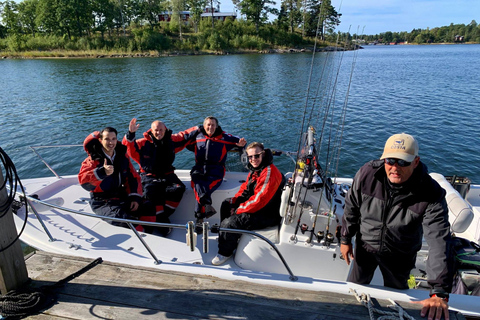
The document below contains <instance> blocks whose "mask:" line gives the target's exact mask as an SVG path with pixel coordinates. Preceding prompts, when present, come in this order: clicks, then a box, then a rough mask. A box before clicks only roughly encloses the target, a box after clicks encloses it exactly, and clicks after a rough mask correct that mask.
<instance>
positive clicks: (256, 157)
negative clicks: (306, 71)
mask: <svg viewBox="0 0 480 320" xmlns="http://www.w3.org/2000/svg"><path fill="white" fill-rule="evenodd" d="M261 155H262V152H260V153H257V154H252V155H251V156H247V158H248V160H252V159H258V158H260V156H261Z"/></svg>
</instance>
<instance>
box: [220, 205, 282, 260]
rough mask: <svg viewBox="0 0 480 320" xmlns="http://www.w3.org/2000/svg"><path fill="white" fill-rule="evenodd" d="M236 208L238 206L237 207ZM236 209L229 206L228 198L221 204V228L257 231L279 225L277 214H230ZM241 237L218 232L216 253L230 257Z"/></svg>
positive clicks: (260, 212)
mask: <svg viewBox="0 0 480 320" xmlns="http://www.w3.org/2000/svg"><path fill="white" fill-rule="evenodd" d="M237 207H238V206H237ZM231 208H236V207H235V206H233V207H232V206H231V205H230V198H228V199H225V200H224V201H223V202H222V206H221V208H220V218H221V220H222V222H221V224H220V227H221V228H230V229H241V230H257V229H264V228H268V227H272V226H277V225H278V224H279V223H280V220H281V217H280V215H279V214H278V212H277V214H271V215H267V214H265V213H266V212H262V210H260V211H257V212H255V213H242V214H233V215H231V214H230V209H231ZM241 236H242V235H241V234H238V233H230V232H220V234H219V236H218V253H219V254H221V255H223V256H227V257H228V256H231V255H232V254H233V251H234V250H235V249H236V248H237V245H238V240H239V239H240V237H241Z"/></svg>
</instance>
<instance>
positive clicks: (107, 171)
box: [103, 159, 113, 176]
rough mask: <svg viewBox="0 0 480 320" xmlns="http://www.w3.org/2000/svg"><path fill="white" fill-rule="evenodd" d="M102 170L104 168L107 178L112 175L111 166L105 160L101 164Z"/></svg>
mask: <svg viewBox="0 0 480 320" xmlns="http://www.w3.org/2000/svg"><path fill="white" fill-rule="evenodd" d="M103 168H105V173H106V174H107V176H109V175H111V174H112V173H113V166H112V165H110V164H108V163H107V159H105V162H104V163H103Z"/></svg>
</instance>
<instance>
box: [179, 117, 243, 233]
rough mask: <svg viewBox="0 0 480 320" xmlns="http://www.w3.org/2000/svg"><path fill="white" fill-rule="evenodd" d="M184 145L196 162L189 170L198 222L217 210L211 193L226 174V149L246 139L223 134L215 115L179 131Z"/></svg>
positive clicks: (238, 144) (241, 143)
mask: <svg viewBox="0 0 480 320" xmlns="http://www.w3.org/2000/svg"><path fill="white" fill-rule="evenodd" d="M178 135H179V136H181V137H183V139H184V141H185V143H186V148H187V149H188V150H190V151H193V152H195V165H194V166H193V168H192V170H191V171H190V175H191V178H192V180H191V181H192V182H191V183H192V188H193V190H194V193H195V199H196V205H195V217H196V218H197V225H198V224H200V223H201V222H203V219H205V218H209V217H211V216H212V215H214V214H215V213H216V210H215V208H213V206H212V193H213V192H214V191H215V190H216V189H217V188H218V187H219V186H220V185H221V184H222V181H223V177H224V176H225V161H226V160H227V152H228V151H230V150H232V149H233V148H235V147H237V146H238V147H244V146H245V145H246V144H247V141H246V140H245V139H244V138H238V137H236V136H233V135H231V134H228V133H225V132H224V131H223V130H222V128H221V127H220V126H219V125H218V120H217V118H215V117H211V116H209V117H206V118H205V120H204V121H203V125H201V126H198V127H193V128H190V129H188V130H186V131H183V132H179V133H178Z"/></svg>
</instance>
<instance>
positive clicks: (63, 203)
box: [14, 128, 480, 317]
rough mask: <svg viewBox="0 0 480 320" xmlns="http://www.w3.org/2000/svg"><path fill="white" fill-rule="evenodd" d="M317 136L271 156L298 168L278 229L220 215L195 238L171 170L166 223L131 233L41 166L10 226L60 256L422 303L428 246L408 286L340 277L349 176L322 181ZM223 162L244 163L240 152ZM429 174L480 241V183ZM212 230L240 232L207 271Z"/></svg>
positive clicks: (474, 311)
mask: <svg viewBox="0 0 480 320" xmlns="http://www.w3.org/2000/svg"><path fill="white" fill-rule="evenodd" d="M314 135H315V132H314V130H312V129H311V128H309V129H308V130H307V132H306V133H305V134H304V138H303V139H302V143H301V145H300V147H299V150H298V151H297V152H286V151H281V150H276V151H275V152H274V154H275V155H279V156H288V157H290V158H291V160H292V161H293V162H294V164H295V166H294V167H295V171H294V172H289V173H286V174H285V177H286V180H287V181H288V183H287V184H286V185H285V187H284V189H283V193H282V205H281V208H280V212H279V215H281V217H282V220H281V223H280V225H279V226H278V227H271V228H268V229H263V230H251V231H247V230H236V229H223V228H220V227H219V224H220V217H219V216H220V215H219V214H216V215H214V216H212V217H210V218H209V219H206V220H205V221H204V222H203V225H202V227H203V231H202V232H200V233H198V234H197V233H196V232H195V224H194V221H195V218H194V206H195V198H194V194H193V190H192V188H191V187H190V185H191V184H190V174H189V170H176V174H177V175H178V177H179V178H180V179H181V180H182V181H183V182H184V184H185V186H187V189H186V192H185V193H184V196H183V198H182V200H181V203H180V205H179V207H178V208H177V210H176V211H175V213H174V214H173V215H172V216H171V217H170V219H171V223H170V224H161V223H153V222H143V221H137V220H121V219H118V221H121V222H125V223H126V225H127V226H128V228H126V227H117V226H113V225H111V224H110V223H108V222H107V221H106V219H105V217H101V216H97V215H95V214H94V213H93V212H92V210H91V208H90V205H89V199H90V195H89V193H88V192H87V191H86V190H84V189H83V188H82V187H81V186H80V184H79V182H78V178H77V176H76V175H67V176H60V175H58V174H57V173H56V172H55V171H54V170H53V169H52V166H50V165H49V164H47V166H48V167H49V168H50V169H51V170H52V173H54V174H53V175H52V176H51V177H42V178H33V179H23V180H22V181H21V182H22V185H23V189H24V193H23V192H20V191H21V190H20V189H18V190H17V191H18V194H19V196H18V197H17V201H16V202H15V206H14V212H15V214H14V219H15V223H16V226H17V230H18V232H19V233H21V240H22V241H23V242H24V243H26V244H28V245H29V246H31V247H33V248H35V249H37V250H42V251H46V252H52V253H57V254H63V255H72V256H81V257H86V258H92V259H95V258H98V257H101V258H102V259H103V260H106V261H110V262H114V263H122V264H129V265H134V266H138V267H149V268H156V269H158V270H165V271H169V270H170V271H179V272H186V273H191V274H202V275H210V276H214V277H218V278H220V279H227V280H243V281H249V282H253V283H256V284H260V285H262V284H269V285H275V286H279V287H282V288H285V289H286V290H288V289H289V288H292V289H293V288H294V289H305V290H313V291H329V292H335V293H343V294H350V292H351V290H352V289H353V290H356V291H358V292H363V293H366V294H370V295H371V296H372V297H375V298H378V299H392V300H395V301H414V300H417V301H418V300H423V299H426V298H427V297H428V291H426V286H425V283H426V279H425V273H424V272H422V270H425V269H424V264H425V259H426V257H427V255H428V246H427V244H426V243H425V244H424V246H423V247H422V250H421V251H420V252H419V254H418V258H417V266H416V269H414V270H412V274H413V275H414V278H415V283H414V284H413V286H412V289H408V290H395V289H390V288H386V287H384V286H383V280H382V277H381V275H380V274H379V273H378V274H377V273H376V275H375V276H374V279H373V281H372V283H371V284H370V285H357V284H354V283H349V282H347V281H346V279H347V276H348V274H349V271H350V266H349V265H347V263H346V262H345V261H344V260H343V258H342V256H341V254H340V245H339V243H340V241H339V228H340V225H341V219H342V215H343V206H344V201H345V196H346V193H347V192H348V190H349V188H350V186H351V183H352V178H338V177H335V176H328V175H327V174H326V173H325V172H324V171H323V170H322V168H321V167H319V166H315V165H313V164H312V163H313V162H314V160H315V157H316V154H315V152H316V151H315V143H316V142H315V141H316V139H315V136H314ZM35 153H37V152H35ZM37 155H38V153H37ZM229 157H230V158H234V157H237V158H238V159H239V161H241V160H242V157H241V156H240V155H229ZM42 161H43V159H42ZM44 163H45V164H46V162H44ZM431 176H432V177H433V178H434V179H435V180H437V181H438V182H439V183H440V185H441V186H442V187H443V188H444V189H445V190H446V192H447V202H448V206H449V219H450V224H451V229H452V233H454V234H455V235H456V236H457V237H462V238H465V239H468V241H471V242H472V243H476V244H478V243H480V185H473V184H470V183H465V181H464V180H462V182H460V183H458V181H459V179H458V178H456V177H444V176H443V175H441V174H438V173H431ZM246 177H247V173H246V172H242V171H227V172H226V175H225V177H224V180H223V183H222V185H221V186H220V188H219V189H217V190H216V191H215V192H214V193H213V197H212V200H213V206H214V207H215V208H220V204H221V202H222V201H223V200H224V199H225V198H228V197H232V196H233V195H234V194H235V193H236V192H237V191H238V189H239V187H240V185H241V183H242V182H244V181H245V179H246ZM456 181H457V183H456ZM467 184H468V185H467ZM461 193H463V194H461ZM25 203H26V204H25ZM140 223H141V224H143V225H150V226H154V227H165V226H168V227H171V228H172V230H173V231H172V232H171V233H170V234H168V235H167V236H165V237H163V236H161V235H160V234H157V233H156V232H153V233H144V232H138V231H137V230H136V228H135V226H136V225H138V224H140ZM219 232H236V233H241V234H242V235H241V238H240V241H239V244H238V247H237V250H236V252H235V254H234V256H232V258H230V259H229V260H228V261H227V262H226V263H225V264H223V265H220V266H214V265H212V263H211V261H212V258H213V257H214V256H215V255H216V253H217V244H218V241H217V238H218V233H219ZM463 272H464V274H465V277H467V278H468V281H469V283H470V284H471V285H472V286H473V285H475V283H476V284H477V285H478V283H479V282H480V274H479V273H478V270H475V269H474V268H472V269H471V270H463ZM479 302H480V298H479V297H476V296H471V295H458V294H452V295H451V297H450V301H449V306H450V309H452V310H456V311H458V312H460V313H462V314H463V315H466V316H472V317H480V309H479V308H478V304H479Z"/></svg>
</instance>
